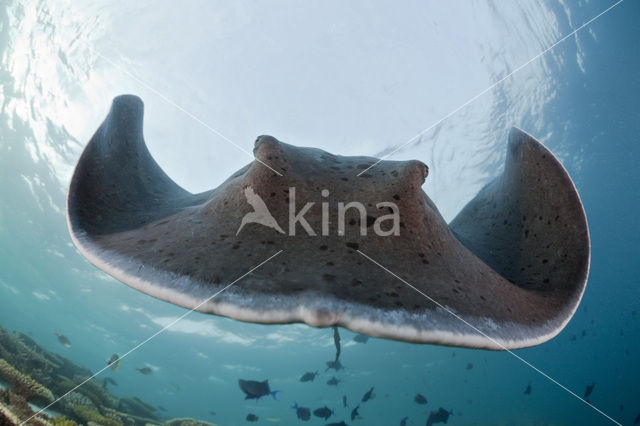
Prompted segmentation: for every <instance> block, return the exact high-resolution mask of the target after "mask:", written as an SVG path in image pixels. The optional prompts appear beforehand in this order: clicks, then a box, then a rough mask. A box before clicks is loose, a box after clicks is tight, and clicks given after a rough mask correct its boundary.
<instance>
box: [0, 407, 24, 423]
mask: <svg viewBox="0 0 640 426" xmlns="http://www.w3.org/2000/svg"><path fill="white" fill-rule="evenodd" d="M18 424H20V419H18V416H16V415H15V414H14V413H13V411H11V408H9V407H7V406H6V405H4V404H3V403H2V402H0V425H18Z"/></svg>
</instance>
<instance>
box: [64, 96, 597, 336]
mask: <svg viewBox="0 0 640 426" xmlns="http://www.w3.org/2000/svg"><path fill="white" fill-rule="evenodd" d="M142 115H143V106H142V102H141V101H140V99H139V98H137V97H135V96H130V95H125V96H120V97H118V98H116V99H115V100H114V102H113V105H112V108H111V111H110V113H109V115H108V116H107V118H106V119H105V121H104V122H103V123H102V125H101V126H100V128H99V129H98V130H97V132H96V133H95V135H94V136H93V138H92V139H91V141H90V142H89V144H88V146H87V147H86V148H85V150H84V152H83V154H82V156H81V158H80V160H79V162H78V165H77V167H76V170H75V173H74V175H73V178H72V182H71V186H70V190H69V194H68V199H67V217H68V224H69V229H70V233H71V236H72V239H73V241H74V243H75V244H76V246H77V247H78V249H79V250H80V252H81V253H82V254H83V255H84V256H86V257H87V259H89V261H91V262H92V263H94V264H95V265H96V266H98V267H99V268H101V269H103V270H104V271H105V272H107V273H109V274H111V275H112V276H114V277H115V278H117V279H119V280H121V281H122V282H124V283H126V284H128V285H130V286H132V287H134V288H136V289H138V290H140V291H143V292H145V293H148V294H150V295H152V296H155V297H157V298H160V299H162V300H167V301H170V302H172V303H175V304H178V305H181V306H184V307H186V308H196V307H197V310H199V311H201V312H205V313H211V314H216V315H223V316H227V317H231V318H235V319H238V320H242V321H250V322H258V323H291V322H305V323H307V324H310V325H312V326H317V327H327V326H343V327H346V328H349V329H351V330H353V331H355V332H359V333H364V334H367V335H370V336H375V337H383V338H389V339H396V340H403V341H409V342H419V343H434V344H442V345H453V346H463V347H476V348H486V349H505V348H509V349H511V348H519V347H525V346H531V345H536V344H539V343H542V342H544V341H546V340H548V339H550V338H552V337H553V336H555V335H556V334H557V333H558V332H559V331H560V330H561V329H562V328H563V327H564V326H565V325H566V323H567V322H568V321H569V319H570V318H571V317H572V315H573V314H574V312H575V310H576V308H577V306H578V304H579V302H580V299H581V297H582V294H583V291H584V288H585V285H586V279H587V273H588V267H589V256H590V247H589V234H588V229H587V222H586V218H585V214H584V210H583V207H582V204H581V201H580V198H579V196H578V194H577V192H576V189H575V187H574V185H573V183H572V181H571V179H570V177H569V176H568V174H567V172H566V171H565V169H564V168H563V167H562V165H561V164H560V163H559V161H558V160H557V159H556V158H555V157H554V156H553V154H552V153H551V152H550V151H549V150H547V149H546V148H545V147H544V146H542V145H541V144H540V143H539V142H537V141H536V140H535V139H534V138H533V137H531V136H529V135H528V134H526V133H524V132H523V131H521V130H519V129H515V128H514V129H512V131H511V133H510V135H509V143H508V148H507V156H506V164H505V167H504V172H503V173H502V175H501V176H499V177H497V178H496V179H495V180H494V181H492V182H491V183H489V184H488V185H487V186H486V187H485V188H484V189H482V190H481V191H480V193H479V194H478V195H477V196H476V197H475V198H474V199H473V200H471V201H470V202H469V203H468V205H467V206H466V207H464V208H463V209H462V211H461V212H460V213H459V214H458V216H457V217H456V218H455V219H454V220H453V221H452V222H451V223H450V224H447V223H446V222H445V221H444V220H443V218H442V216H441V215H440V213H439V212H438V209H437V208H436V206H435V205H434V203H433V202H432V201H431V200H430V199H429V197H428V196H427V195H426V194H425V193H424V191H423V190H422V188H421V186H422V184H423V182H424V180H425V178H426V176H427V173H428V169H427V167H426V166H425V165H424V164H423V163H421V162H419V161H384V162H381V163H380V164H377V165H376V166H375V167H373V168H371V169H369V170H366V172H365V173H361V172H362V171H363V170H365V169H367V168H368V167H369V166H370V165H372V164H374V163H375V162H376V161H377V159H375V158H372V157H344V156H338V155H333V154H330V153H328V152H325V151H322V150H320V149H315V148H301V147H296V146H293V145H289V144H286V143H283V142H280V141H278V140H277V139H275V138H273V137H270V136H260V137H259V138H258V139H257V140H256V142H255V148H254V155H255V157H256V161H254V162H252V163H250V164H248V165H247V166H245V167H243V168H242V169H240V170H239V171H238V172H236V173H235V174H234V175H232V176H231V177H230V178H229V179H227V180H226V181H225V182H224V183H222V184H221V185H220V186H218V187H217V188H216V189H213V190H211V191H208V192H204V193H200V194H191V193H189V192H187V191H186V190H184V189H182V188H181V187H179V186H178V185H177V184H176V183H174V182H173V181H172V180H171V179H170V178H169V177H168V176H167V175H166V174H165V173H164V172H163V171H162V170H161V168H160V167H159V166H158V164H157V163H156V162H155V161H154V160H153V158H152V157H151V155H150V153H149V151H148V149H147V147H146V145H145V143H144V139H143V135H142ZM258 160H259V161H258ZM265 164H267V165H269V167H266V166H265ZM274 170H275V171H277V172H278V173H275V172H274ZM359 173H361V174H360V176H358V174H359ZM248 188H250V190H248ZM247 194H248V195H250V197H248V195H247ZM249 198H251V199H249ZM260 200H261V201H262V202H260ZM352 201H354V202H359V203H360V204H361V205H362V206H363V209H364V210H365V211H364V212H363V211H360V210H358V208H350V209H347V210H346V211H344V212H343V217H344V220H343V223H342V228H340V225H341V223H340V222H341V221H340V217H339V215H337V217H336V213H335V210H336V206H337V205H338V203H340V202H343V203H349V202H352ZM250 203H251V204H250ZM307 203H313V204H312V205H311V206H310V207H309V208H308V209H307V210H306V211H304V212H302V211H303V210H304V208H305V206H306V205H307ZM389 203H393V205H394V206H395V207H397V213H398V216H399V221H394V220H388V219H389V217H388V216H386V217H385V215H390V214H391V213H393V212H394V209H393V208H391V207H390V204H389ZM325 204H326V206H327V208H326V209H325V208H324V205H325ZM292 205H293V211H292V210H291V209H292V207H291V206H292ZM265 206H266V208H267V210H268V214H267V213H266V212H265V211H264V207H265ZM258 210H259V211H258ZM302 213H304V215H302ZM363 213H364V214H363ZM298 214H300V215H302V219H303V220H298V219H300V217H298V216H296V215H298ZM327 214H328V216H329V220H326V217H327ZM247 218H248V219H247ZM385 218H386V221H385V220H383V219H385ZM303 222H304V223H303ZM239 228H240V229H239ZM379 231H380V232H379ZM395 231H398V232H395ZM278 250H283V252H282V254H280V255H279V256H277V257H275V258H273V259H272V260H271V261H269V262H267V263H265V264H264V265H262V266H261V267H260V268H258V269H256V270H255V271H253V272H252V273H250V274H248V275H247V276H245V277H244V278H242V280H240V281H239V282H237V283H236V284H234V285H233V286H231V287H229V288H228V289H226V290H225V291H223V292H221V293H220V294H219V295H217V296H216V297H215V298H213V299H211V300H209V301H207V302H206V303H203V304H201V303H202V302H203V301H204V300H205V299H207V298H210V297H211V295H213V294H215V293H216V292H219V291H220V290H222V289H223V288H224V287H225V286H227V285H229V284H230V283H232V282H233V281H234V280H236V279H237V278H239V277H241V276H243V275H245V274H246V272H247V271H248V270H250V269H251V268H253V267H255V266H256V265H258V264H260V263H261V262H262V261H264V260H265V259H267V258H269V257H270V256H273V255H274V254H275V253H276V252H277V251H278ZM363 254H366V255H367V256H369V257H370V258H371V259H374V260H376V261H378V262H380V263H381V264H382V265H383V266H384V267H385V268H387V269H388V270H389V271H391V272H393V273H395V274H396V275H397V276H395V277H394V276H393V275H391V274H390V273H388V272H386V271H385V270H383V269H382V268H379V267H378V266H376V265H374V264H373V263H371V261H370V260H368V259H367V258H365V257H364V256H363ZM409 284H410V285H409ZM426 296H428V297H426ZM434 301H435V302H438V303H437V304H436V303H434ZM452 313H453V314H455V315H453V314H452ZM461 319H463V320H464V321H461Z"/></svg>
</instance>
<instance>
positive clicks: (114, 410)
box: [0, 326, 214, 426]
mask: <svg viewBox="0 0 640 426" xmlns="http://www.w3.org/2000/svg"><path fill="white" fill-rule="evenodd" d="M92 375H93V373H92V372H91V371H90V370H88V369H86V368H84V367H82V366H80V365H77V364H75V363H73V362H72V361H70V360H69V359H67V358H65V357H63V356H61V355H58V354H55V353H53V352H50V351H48V350H46V349H44V348H43V347H42V346H40V345H38V343H36V342H35V341H34V340H33V339H32V338H31V337H29V336H28V335H26V334H24V333H21V332H13V333H10V332H8V331H7V330H5V329H4V328H3V327H2V326H0V380H2V379H5V380H6V381H7V382H8V383H9V385H10V388H9V389H0V426H4V425H19V424H20V421H24V420H25V419H28V418H30V417H32V416H33V418H32V419H30V420H29V422H28V423H27V424H28V425H36V426H82V425H84V426H145V425H161V424H162V425H168V426H214V425H212V424H211V423H206V422H202V421H199V420H195V419H190V418H178V419H173V420H170V421H169V422H168V423H167V422H165V421H164V419H162V418H161V417H160V416H158V415H157V414H156V408H155V407H153V406H152V405H150V404H147V403H146V402H144V401H142V400H140V399H139V398H136V397H130V398H117V397H116V396H114V395H112V394H111V393H110V392H109V390H108V389H107V388H106V386H104V385H101V384H99V383H98V382H96V381H94V380H93V379H92V380H87V381H86V382H85V380H86V379H87V378H88V377H91V376H92ZM80 384H82V385H81V386H79V385H80ZM63 395H64V398H62V399H61V400H60V401H57V402H56V403H55V404H53V405H52V408H53V409H55V410H56V411H57V412H59V413H60V414H61V415H60V416H57V417H55V418H47V416H45V415H44V414H39V415H37V416H34V414H35V413H34V411H33V410H32V409H31V407H30V406H29V404H28V403H27V400H30V401H32V402H35V403H42V402H46V403H50V402H52V401H54V400H55V399H56V397H62V396H63Z"/></svg>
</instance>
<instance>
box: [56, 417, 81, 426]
mask: <svg viewBox="0 0 640 426" xmlns="http://www.w3.org/2000/svg"><path fill="white" fill-rule="evenodd" d="M51 424H52V425H53V426H77V425H78V423H76V422H74V421H73V420H70V419H67V418H66V417H65V416H58V417H56V418H54V419H53V420H52V421H51Z"/></svg>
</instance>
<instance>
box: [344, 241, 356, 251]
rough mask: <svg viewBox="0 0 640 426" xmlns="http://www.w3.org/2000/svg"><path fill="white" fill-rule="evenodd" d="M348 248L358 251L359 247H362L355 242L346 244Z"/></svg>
mask: <svg viewBox="0 0 640 426" xmlns="http://www.w3.org/2000/svg"><path fill="white" fill-rule="evenodd" d="M345 245H346V246H347V247H349V248H350V249H354V250H358V247H360V245H359V244H358V243H354V242H351V241H350V242H348V243H346V244H345Z"/></svg>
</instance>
